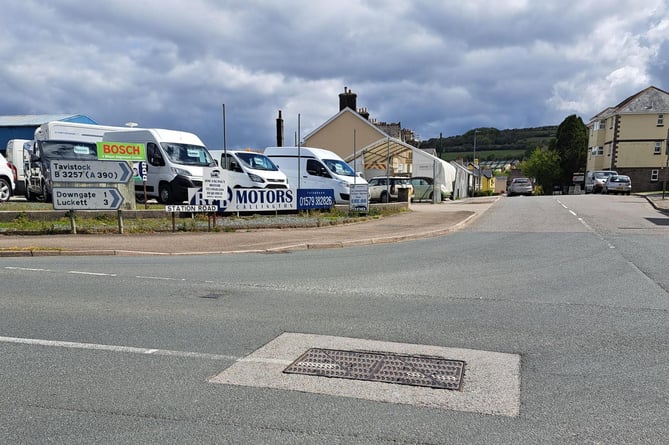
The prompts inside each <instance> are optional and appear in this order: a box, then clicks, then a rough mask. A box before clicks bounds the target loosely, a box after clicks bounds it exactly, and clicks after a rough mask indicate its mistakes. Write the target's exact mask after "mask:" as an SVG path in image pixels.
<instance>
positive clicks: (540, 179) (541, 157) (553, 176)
mask: <svg viewBox="0 0 669 445" xmlns="http://www.w3.org/2000/svg"><path fill="white" fill-rule="evenodd" d="M520 171H522V172H523V175H524V176H527V177H528V178H534V179H535V181H536V183H537V184H539V185H540V186H541V188H542V190H543V192H544V193H548V192H550V191H552V190H553V186H555V185H556V184H558V183H559V181H560V157H559V156H558V153H557V152H556V151H555V150H551V149H544V148H536V149H535V150H534V151H533V152H532V154H531V155H530V157H529V158H528V159H526V160H525V161H523V162H521V163H520Z"/></svg>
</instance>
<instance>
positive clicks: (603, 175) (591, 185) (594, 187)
mask: <svg viewBox="0 0 669 445" xmlns="http://www.w3.org/2000/svg"><path fill="white" fill-rule="evenodd" d="M617 174H618V172H617V171H615V170H594V171H589V172H587V173H586V174H585V193H601V192H602V188H603V187H604V183H605V182H606V179H607V178H608V177H609V176H613V175H617Z"/></svg>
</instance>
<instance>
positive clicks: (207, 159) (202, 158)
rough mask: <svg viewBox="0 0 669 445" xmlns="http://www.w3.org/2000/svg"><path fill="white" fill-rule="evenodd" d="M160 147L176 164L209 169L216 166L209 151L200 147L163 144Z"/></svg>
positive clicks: (170, 143) (171, 143) (172, 143)
mask: <svg viewBox="0 0 669 445" xmlns="http://www.w3.org/2000/svg"><path fill="white" fill-rule="evenodd" d="M160 146H161V147H162V148H163V151H164V152H165V154H166V155H167V157H168V158H170V160H171V161H172V162H174V163H175V164H184V165H197V166H201V167H208V166H212V165H213V164H214V160H213V158H212V157H211V155H210V154H209V152H208V151H207V149H206V148H204V147H201V146H199V145H190V144H177V143H175V142H163V143H161V144H160Z"/></svg>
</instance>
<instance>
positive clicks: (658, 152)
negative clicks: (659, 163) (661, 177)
mask: <svg viewBox="0 0 669 445" xmlns="http://www.w3.org/2000/svg"><path fill="white" fill-rule="evenodd" d="M653 154H656V155H661V154H662V141H655V150H654V151H653Z"/></svg>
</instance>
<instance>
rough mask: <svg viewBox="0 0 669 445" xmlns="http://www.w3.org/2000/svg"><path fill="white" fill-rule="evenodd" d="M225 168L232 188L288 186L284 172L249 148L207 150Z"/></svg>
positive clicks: (275, 187) (265, 157) (284, 187)
mask: <svg viewBox="0 0 669 445" xmlns="http://www.w3.org/2000/svg"><path fill="white" fill-rule="evenodd" d="M209 153H210V154H211V155H212V156H213V158H214V160H215V161H216V162H217V163H218V165H220V166H221V167H222V168H223V169H225V170H227V171H228V172H227V173H228V178H229V180H230V182H231V183H232V187H233V188H268V189H286V188H288V178H287V177H286V174H285V173H284V172H282V171H281V170H279V168H278V167H277V166H276V165H275V164H274V163H273V162H272V160H271V159H270V158H268V157H267V156H265V155H264V154H262V153H258V152H255V151H251V150H209Z"/></svg>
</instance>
